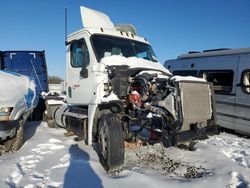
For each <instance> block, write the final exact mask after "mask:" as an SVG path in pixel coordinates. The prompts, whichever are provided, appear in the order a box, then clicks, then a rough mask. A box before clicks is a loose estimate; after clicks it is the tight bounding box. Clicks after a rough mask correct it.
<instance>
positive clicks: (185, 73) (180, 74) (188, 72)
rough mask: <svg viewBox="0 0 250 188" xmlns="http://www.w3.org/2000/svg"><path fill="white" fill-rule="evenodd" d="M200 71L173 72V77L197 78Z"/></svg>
mask: <svg viewBox="0 0 250 188" xmlns="http://www.w3.org/2000/svg"><path fill="white" fill-rule="evenodd" d="M197 74H198V71H197V70H177V71H173V75H179V76H195V77H197Z"/></svg>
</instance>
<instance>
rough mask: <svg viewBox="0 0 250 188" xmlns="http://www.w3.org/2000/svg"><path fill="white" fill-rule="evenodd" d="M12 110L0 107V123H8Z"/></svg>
mask: <svg viewBox="0 0 250 188" xmlns="http://www.w3.org/2000/svg"><path fill="white" fill-rule="evenodd" d="M11 110H12V108H9V107H0V121H8V120H9V115H10V112H11Z"/></svg>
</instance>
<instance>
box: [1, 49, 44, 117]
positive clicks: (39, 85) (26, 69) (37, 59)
mask: <svg viewBox="0 0 250 188" xmlns="http://www.w3.org/2000/svg"><path fill="white" fill-rule="evenodd" d="M0 69H1V70H5V71H11V72H16V73H19V74H22V75H26V76H29V77H32V78H33V80H34V82H35V84H36V90H37V93H39V101H38V104H37V107H36V108H35V109H34V111H33V113H32V114H31V115H30V119H31V120H35V121H38V120H42V119H43V112H44V111H45V101H44V99H43V96H42V95H41V93H43V92H48V76H47V65H46V59H45V51H34V50H32V51H16V50H15V51H13V50H12V51H0Z"/></svg>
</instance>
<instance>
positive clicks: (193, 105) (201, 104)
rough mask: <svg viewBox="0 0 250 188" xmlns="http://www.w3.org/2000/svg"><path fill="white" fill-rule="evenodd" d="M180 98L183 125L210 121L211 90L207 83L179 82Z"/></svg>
mask: <svg viewBox="0 0 250 188" xmlns="http://www.w3.org/2000/svg"><path fill="white" fill-rule="evenodd" d="M179 88H180V97H181V106H182V114H183V120H184V123H198V122H204V121H206V120H208V119H211V116H212V100H211V89H210V85H209V83H207V82H180V83H179Z"/></svg>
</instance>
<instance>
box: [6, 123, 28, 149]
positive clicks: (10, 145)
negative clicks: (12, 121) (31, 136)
mask: <svg viewBox="0 0 250 188" xmlns="http://www.w3.org/2000/svg"><path fill="white" fill-rule="evenodd" d="M23 136H24V122H23V121H22V120H20V121H19V126H18V127H17V128H16V134H15V136H14V137H12V138H10V139H8V140H7V141H6V142H5V143H4V150H5V152H6V153H9V152H13V151H16V150H18V149H20V148H21V147H22V145H23Z"/></svg>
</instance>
